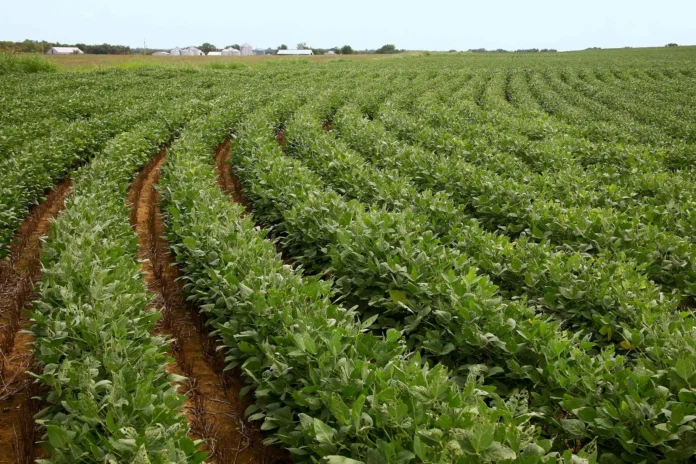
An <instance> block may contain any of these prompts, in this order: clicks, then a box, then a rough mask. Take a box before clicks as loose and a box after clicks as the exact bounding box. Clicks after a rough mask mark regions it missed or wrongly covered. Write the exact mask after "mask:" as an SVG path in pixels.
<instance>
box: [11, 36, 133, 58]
mask: <svg viewBox="0 0 696 464" xmlns="http://www.w3.org/2000/svg"><path fill="white" fill-rule="evenodd" d="M51 47H77V48H79V49H80V50H82V51H83V52H85V53H89V54H92V55H128V54H130V53H132V50H131V48H130V47H129V46H127V45H111V44H107V43H103V44H101V45H88V44H83V43H76V44H64V43H60V42H47V41H45V40H29V39H27V40H24V41H22V42H12V41H9V40H5V41H0V51H2V52H10V53H46V52H47V51H48V50H49V49H50V48H51Z"/></svg>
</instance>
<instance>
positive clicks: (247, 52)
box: [241, 43, 252, 56]
mask: <svg viewBox="0 0 696 464" xmlns="http://www.w3.org/2000/svg"><path fill="white" fill-rule="evenodd" d="M241 52H242V56H251V55H252V51H251V44H249V43H245V44H244V45H242V50H241Z"/></svg>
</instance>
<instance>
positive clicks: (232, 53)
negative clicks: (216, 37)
mask: <svg viewBox="0 0 696 464" xmlns="http://www.w3.org/2000/svg"><path fill="white" fill-rule="evenodd" d="M241 54H242V53H241V52H240V51H239V50H237V49H236V48H231V47H230V48H226V49H224V50H223V51H222V56H240V55H241Z"/></svg>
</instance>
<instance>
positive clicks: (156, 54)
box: [152, 52, 169, 56]
mask: <svg viewBox="0 0 696 464" xmlns="http://www.w3.org/2000/svg"><path fill="white" fill-rule="evenodd" d="M152 56H169V53H168V52H155V53H153V54H152Z"/></svg>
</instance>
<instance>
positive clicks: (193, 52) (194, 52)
mask: <svg viewBox="0 0 696 464" xmlns="http://www.w3.org/2000/svg"><path fill="white" fill-rule="evenodd" d="M181 56H205V53H203V52H202V51H200V50H199V49H197V48H196V47H188V48H183V49H182V50H181Z"/></svg>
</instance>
